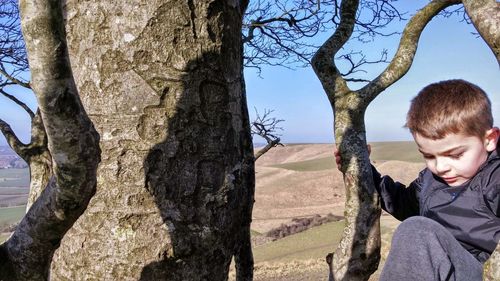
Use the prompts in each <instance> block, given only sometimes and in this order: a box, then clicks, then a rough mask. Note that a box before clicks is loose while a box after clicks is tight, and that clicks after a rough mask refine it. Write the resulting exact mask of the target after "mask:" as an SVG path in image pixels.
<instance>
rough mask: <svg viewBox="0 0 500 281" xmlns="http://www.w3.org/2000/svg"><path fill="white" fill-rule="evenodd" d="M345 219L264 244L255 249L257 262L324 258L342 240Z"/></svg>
mask: <svg viewBox="0 0 500 281" xmlns="http://www.w3.org/2000/svg"><path fill="white" fill-rule="evenodd" d="M343 226H344V222H343V221H337V222H331V223H327V224H323V225H321V226H318V227H314V228H311V229H309V230H306V231H304V232H300V233H297V234H295V235H291V236H287V237H285V238H282V239H279V240H276V241H274V242H272V243H268V244H264V245H262V246H259V247H256V248H255V249H254V250H253V253H254V259H255V262H256V263H259V262H271V261H272V262H287V261H292V260H306V259H317V258H324V257H325V253H328V252H331V251H332V249H333V246H334V245H336V244H337V243H338V242H339V241H340V237H341V235H342V229H343Z"/></svg>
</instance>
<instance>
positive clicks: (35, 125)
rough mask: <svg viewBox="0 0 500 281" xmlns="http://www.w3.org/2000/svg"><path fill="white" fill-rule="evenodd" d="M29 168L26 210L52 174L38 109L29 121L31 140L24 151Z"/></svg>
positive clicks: (49, 156)
mask: <svg viewBox="0 0 500 281" xmlns="http://www.w3.org/2000/svg"><path fill="white" fill-rule="evenodd" d="M24 155H25V157H24V160H25V161H26V162H27V163H28V165H29V168H30V190H29V195H28V202H27V204H26V212H27V211H28V210H29V209H30V208H31V206H32V205H33V203H34V202H35V201H36V199H38V197H40V195H41V194H42V191H43V189H44V188H45V187H46V186H47V184H48V183H49V179H50V177H51V176H52V156H51V155H50V152H49V150H48V147H47V134H46V133H45V127H44V125H43V121H42V118H41V116H40V110H38V111H37V112H36V114H35V116H34V117H33V119H32V121H31V142H30V144H29V145H28V146H27V149H26V150H25V153H24Z"/></svg>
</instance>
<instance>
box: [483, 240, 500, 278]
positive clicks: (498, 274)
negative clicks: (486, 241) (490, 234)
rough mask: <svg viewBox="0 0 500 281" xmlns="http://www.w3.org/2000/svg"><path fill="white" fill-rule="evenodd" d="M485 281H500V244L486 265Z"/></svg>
mask: <svg viewBox="0 0 500 281" xmlns="http://www.w3.org/2000/svg"><path fill="white" fill-rule="evenodd" d="M483 280H485V281H497V280H500V244H498V245H497V248H496V249H495V251H494V252H493V254H492V255H491V257H490V258H489V259H488V261H486V263H485V264H484V271H483Z"/></svg>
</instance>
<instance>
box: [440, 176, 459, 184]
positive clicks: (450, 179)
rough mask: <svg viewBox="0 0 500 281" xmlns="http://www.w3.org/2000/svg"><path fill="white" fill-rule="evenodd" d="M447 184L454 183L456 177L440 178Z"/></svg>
mask: <svg viewBox="0 0 500 281" xmlns="http://www.w3.org/2000/svg"><path fill="white" fill-rule="evenodd" d="M442 179H443V180H444V181H445V182H446V183H447V184H450V183H454V182H456V181H457V180H458V178H457V177H443V178H442Z"/></svg>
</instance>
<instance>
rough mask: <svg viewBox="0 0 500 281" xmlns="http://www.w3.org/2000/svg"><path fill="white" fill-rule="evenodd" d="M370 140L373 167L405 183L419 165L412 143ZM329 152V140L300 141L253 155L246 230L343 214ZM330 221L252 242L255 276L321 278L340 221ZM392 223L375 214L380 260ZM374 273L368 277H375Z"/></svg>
mask: <svg viewBox="0 0 500 281" xmlns="http://www.w3.org/2000/svg"><path fill="white" fill-rule="evenodd" d="M371 145H372V157H371V159H372V161H373V162H374V163H373V164H374V165H375V166H376V167H377V169H378V170H379V172H380V173H382V174H389V175H391V177H393V178H394V179H395V180H398V181H400V182H402V183H405V184H408V183H410V182H411V181H412V180H414V179H415V178H416V176H417V175H418V172H419V171H420V170H421V169H423V168H424V166H425V165H424V164H423V162H422V161H421V160H420V155H419V154H418V151H417V150H416V148H415V146H414V144H413V143H412V142H394V143H392V142H391V143H373V144H371ZM332 154H333V145H332V144H300V145H292V146H285V147H278V148H273V149H272V150H271V151H269V152H268V153H266V154H265V155H264V156H262V157H261V158H259V160H258V161H257V162H256V171H257V173H256V194H255V198H256V202H255V205H254V210H253V217H254V219H253V222H252V229H254V230H256V231H258V232H260V233H264V232H266V231H268V230H270V229H271V228H273V227H276V226H279V225H280V224H281V223H290V221H291V219H292V218H295V217H305V216H312V215H315V214H320V215H326V214H328V213H333V214H335V215H343V211H344V200H345V191H344V187H343V179H342V174H341V173H340V172H338V170H337V169H336V167H335V165H334V163H333V157H332ZM333 224H335V223H330V224H327V225H323V226H320V227H317V228H313V229H310V230H308V231H306V232H303V233H299V234H297V235H293V236H289V237H286V238H284V239H282V240H278V241H275V242H272V243H267V244H264V245H260V246H259V247H256V248H255V249H254V254H255V261H256V266H255V273H254V274H255V280H269V281H281V280H327V276H328V275H327V274H328V272H327V265H326V263H325V261H324V256H326V254H327V253H328V252H332V251H333V250H334V249H335V245H336V243H337V241H338V240H339V239H340V236H339V235H340V232H341V230H342V226H341V224H340V226H337V229H336V230H333V229H331V227H332V225H333ZM398 224H399V222H397V221H396V220H395V219H393V218H392V217H391V216H390V215H387V214H386V215H384V216H382V218H381V225H382V232H383V233H382V258H383V260H382V263H381V265H382V264H383V261H384V260H385V256H386V255H387V253H388V250H389V247H390V240H391V237H392V232H393V231H394V229H395V228H396V227H397V225H398ZM328 227H330V229H328V230H325V229H327V228H328ZM314 233H316V234H314ZM321 233H322V234H321ZM294 236H296V237H294ZM233 274H234V273H233ZM378 274H379V272H377V273H375V274H374V275H373V276H372V278H371V279H370V280H377V276H378Z"/></svg>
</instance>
